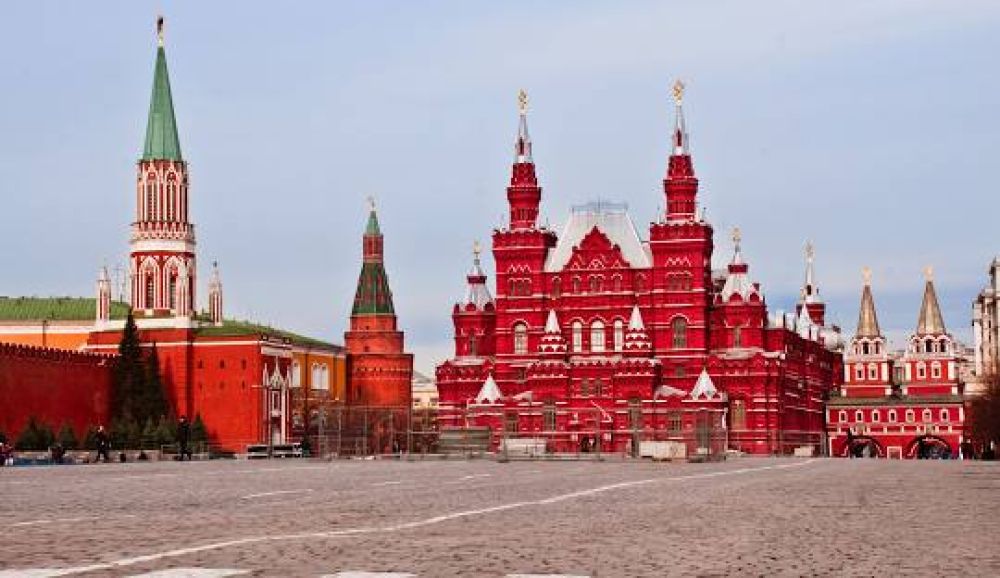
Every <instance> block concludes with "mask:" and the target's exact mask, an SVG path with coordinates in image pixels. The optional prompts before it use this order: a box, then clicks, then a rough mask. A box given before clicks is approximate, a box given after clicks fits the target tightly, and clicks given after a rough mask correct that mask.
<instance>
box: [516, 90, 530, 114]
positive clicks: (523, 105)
mask: <svg viewBox="0 0 1000 578" xmlns="http://www.w3.org/2000/svg"><path fill="white" fill-rule="evenodd" d="M517 111H518V112H520V113H521V114H522V115H525V114H528V93H527V92H525V91H524V89H523V88H522V89H521V90H519V91H517Z"/></svg>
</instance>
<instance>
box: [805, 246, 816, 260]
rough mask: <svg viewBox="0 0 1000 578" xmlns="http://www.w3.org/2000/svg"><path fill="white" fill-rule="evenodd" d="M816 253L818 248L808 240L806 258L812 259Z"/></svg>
mask: <svg viewBox="0 0 1000 578" xmlns="http://www.w3.org/2000/svg"><path fill="white" fill-rule="evenodd" d="M815 255H816V250H815V249H814V248H813V244H812V241H806V259H808V260H810V261H812V260H813V256H815Z"/></svg>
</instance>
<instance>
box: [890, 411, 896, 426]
mask: <svg viewBox="0 0 1000 578" xmlns="http://www.w3.org/2000/svg"><path fill="white" fill-rule="evenodd" d="M896 417H897V415H896V410H894V409H890V410H889V423H896Z"/></svg>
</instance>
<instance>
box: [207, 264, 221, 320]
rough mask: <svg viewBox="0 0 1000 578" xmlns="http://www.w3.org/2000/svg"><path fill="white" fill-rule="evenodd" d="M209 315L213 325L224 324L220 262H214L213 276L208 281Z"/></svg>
mask: <svg viewBox="0 0 1000 578" xmlns="http://www.w3.org/2000/svg"><path fill="white" fill-rule="evenodd" d="M208 317H209V320H210V321H211V322H212V324H213V325H217V326H218V325H222V320H223V316H222V277H221V276H220V275H219V263H218V262H213V263H212V278H211V279H210V280H209V281H208Z"/></svg>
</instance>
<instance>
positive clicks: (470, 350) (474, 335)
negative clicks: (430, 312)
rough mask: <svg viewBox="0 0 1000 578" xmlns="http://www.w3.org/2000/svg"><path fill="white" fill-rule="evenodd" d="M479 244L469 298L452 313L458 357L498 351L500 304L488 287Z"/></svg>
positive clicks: (470, 276) (474, 250)
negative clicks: (480, 259) (497, 325)
mask: <svg viewBox="0 0 1000 578" xmlns="http://www.w3.org/2000/svg"><path fill="white" fill-rule="evenodd" d="M479 253H480V248H479V242H476V243H474V244H473V246H472V254H473V259H472V269H471V270H470V271H469V274H468V275H466V277H465V279H466V283H467V288H466V292H465V298H464V299H463V300H462V301H460V302H458V303H456V304H455V307H454V310H453V311H452V314H451V319H452V322H453V323H454V325H455V356H456V357H482V356H490V355H493V354H494V353H495V352H496V345H495V343H496V336H495V331H496V303H495V302H494V301H493V296H492V295H490V290H489V288H487V286H486V273H485V272H484V271H483V267H482V264H481V263H480V261H479Z"/></svg>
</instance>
